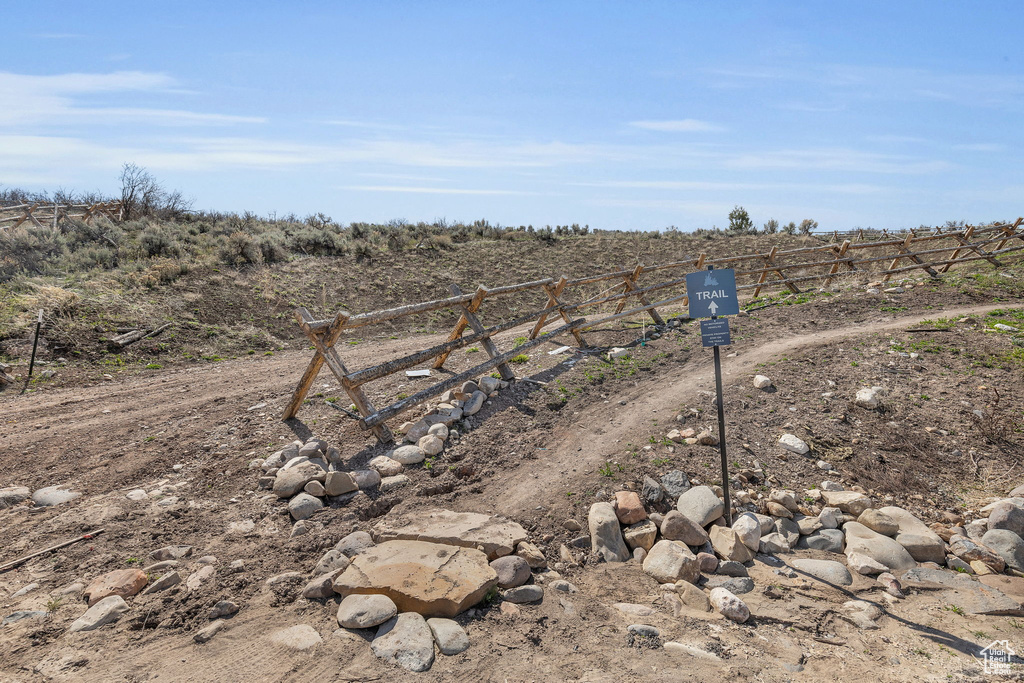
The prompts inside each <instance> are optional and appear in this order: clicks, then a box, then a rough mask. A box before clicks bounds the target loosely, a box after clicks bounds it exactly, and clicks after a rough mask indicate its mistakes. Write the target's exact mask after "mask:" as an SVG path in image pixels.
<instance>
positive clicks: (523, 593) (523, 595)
mask: <svg viewBox="0 0 1024 683" xmlns="http://www.w3.org/2000/svg"><path fill="white" fill-rule="evenodd" d="M543 597H544V589H543V588H541V587H540V586H536V585H529V586H519V587H518V588H509V589H508V590H507V591H505V592H504V593H502V594H501V598H502V600H504V601H505V602H513V603H516V604H523V603H526V602H537V601H538V600H540V599H541V598H543Z"/></svg>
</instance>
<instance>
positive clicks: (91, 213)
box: [0, 202, 123, 231]
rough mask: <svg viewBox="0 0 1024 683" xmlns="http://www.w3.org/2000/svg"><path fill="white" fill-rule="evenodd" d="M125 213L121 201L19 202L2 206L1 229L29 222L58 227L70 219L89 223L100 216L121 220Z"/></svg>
mask: <svg viewBox="0 0 1024 683" xmlns="http://www.w3.org/2000/svg"><path fill="white" fill-rule="evenodd" d="M122 215H123V210H122V207H121V202H100V203H97V204H44V203H40V202H35V203H33V204H17V205H15V206H0V231H2V230H10V229H12V228H17V227H18V226H20V225H22V224H23V223H29V224H31V225H34V226H36V227H37V228H43V227H51V228H56V227H58V226H59V225H60V224H62V223H63V222H64V221H66V220H68V219H72V218H73V219H76V220H80V221H82V222H85V223H88V222H89V221H91V220H95V219H96V218H99V217H100V216H104V217H106V218H109V219H110V220H114V221H119V220H121V216H122Z"/></svg>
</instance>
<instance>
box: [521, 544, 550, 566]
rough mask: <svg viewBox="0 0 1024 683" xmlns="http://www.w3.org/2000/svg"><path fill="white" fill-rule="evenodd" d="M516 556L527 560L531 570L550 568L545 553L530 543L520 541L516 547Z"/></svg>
mask: <svg viewBox="0 0 1024 683" xmlns="http://www.w3.org/2000/svg"><path fill="white" fill-rule="evenodd" d="M516 555H517V556H518V557H521V558H523V559H524V560H526V564H528V565H530V569H544V568H545V567H547V566H548V561H547V558H545V557H544V553H542V552H541V551H540V549H539V548H537V546H535V545H534V544H532V543H530V542H528V541H520V542H519V543H518V544H517V545H516Z"/></svg>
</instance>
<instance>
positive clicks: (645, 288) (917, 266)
mask: <svg viewBox="0 0 1024 683" xmlns="http://www.w3.org/2000/svg"><path fill="white" fill-rule="evenodd" d="M1022 221H1024V219H1021V218H1018V219H1017V221H1016V222H1015V223H1013V224H1005V225H991V226H985V227H967V228H964V229H962V230H958V231H947V232H935V233H930V234H926V235H916V234H913V233H908V234H906V236H903V237H901V238H899V239H889V240H878V241H866V242H863V243H854V242H853V241H852V240H849V239H847V240H843V241H842V243H831V244H824V245H820V246H814V247H805V248H801V249H789V250H779V249H777V248H775V247H772V249H770V250H769V251H767V252H764V253H757V254H746V255H742V256H728V257H719V258H709V257H708V255H707V254H700V255H698V256H697V258H695V259H688V260H684V261H676V262H673V263H664V264H660V265H644V264H642V263H641V264H637V265H636V266H634V267H632V268H625V269H623V270H619V271H615V272H612V273H604V274H601V275H592V276H588V277H581V278H576V279H569V278H566V277H564V276H563V277H561V278H558V279H555V278H546V279H543V280H536V281H534V282H523V283H519V284H513V285H505V286H502V287H494V288H487V287H484V286H482V285H481V286H480V287H478V288H477V289H476V290H475V291H474V292H472V293H463V291H462V290H461V289H460V288H459V287H458V286H457V285H451V286H450V287H449V290H450V291H449V293H450V296H448V297H446V298H442V299H435V300H433V301H424V302H420V303H412V304H407V305H404V306H399V307H397V308H390V309H387V310H381V311H373V312H371V313H361V314H358V315H350V314H349V313H348V312H345V311H341V312H339V313H338V314H337V315H335V316H334V318H331V319H325V320H316V319H314V317H313V316H312V315H311V314H310V313H309V311H308V310H306V309H305V308H299V309H297V311H296V313H295V316H296V319H297V320H298V323H299V327H300V328H301V329H302V331H303V332H304V333H305V335H306V336H307V337H308V338H309V340H310V342H311V343H312V344H313V346H314V348H315V349H316V351H315V353H314V355H313V358H312V360H310V362H309V365H308V366H307V367H306V371H305V373H304V374H303V375H302V379H301V380H300V381H299V384H298V387H297V388H296V389H295V392H294V394H293V395H292V399H291V401H290V402H289V404H288V407H287V408H286V410H285V413H284V419H286V420H287V419H291V418H293V417H295V416H296V415H297V414H298V411H299V408H300V407H301V406H302V403H303V401H304V400H305V397H306V395H307V393H308V392H309V389H310V387H311V386H312V384H313V381H314V379H316V376H317V374H318V373H319V372H320V370H321V368H322V367H323V365H324V364H326V365H327V367H328V368H329V369H330V371H331V373H332V374H333V375H334V376H335V378H336V379H337V380H338V382H340V383H341V386H342V388H344V390H345V392H346V393H347V394H348V396H349V397H350V398H351V400H352V403H353V404H355V406H356V408H357V409H358V410H359V413H360V416H361V419H360V421H359V423H360V426H361V427H362V428H363V429H369V430H372V432H373V433H374V434H375V435H376V436H377V438H378V439H379V440H380V441H382V442H385V443H386V442H390V441H392V440H393V439H392V435H391V432H390V431H389V429H388V427H387V425H386V424H385V423H386V421H387V420H390V419H391V418H393V417H395V416H397V415H399V414H401V413H403V412H405V411H406V410H409V409H410V408H413V407H414V406H417V405H419V404H421V403H424V402H426V401H427V400H429V399H431V398H433V397H435V396H439V395H440V394H442V393H444V392H445V391H448V390H449V389H453V388H455V387H457V386H459V385H460V384H462V383H463V382H465V381H466V380H468V379H471V378H474V377H478V376H479V375H481V374H483V373H486V372H489V371H490V370H492V369H495V368H497V370H498V372H499V373H500V374H501V377H502V378H503V379H506V380H509V379H513V378H514V377H515V375H514V373H513V372H512V369H511V368H510V367H509V365H508V362H509V360H510V359H511V358H513V357H514V356H516V355H518V354H520V353H523V352H524V351H527V350H529V349H530V348H532V347H535V346H537V345H539V344H543V343H544V342H547V341H551V340H553V339H554V338H556V337H559V336H562V335H566V334H571V335H572V336H573V337H574V339H575V341H576V343H577V344H578V345H579V346H580V347H585V346H587V342H586V339H585V338H584V336H583V333H584V332H586V331H587V330H588V329H591V328H593V327H595V326H597V325H601V324H604V323H607V322H611V321H614V320H619V319H622V318H626V317H633V316H636V315H640V314H644V315H649V316H650V317H651V319H652V320H653V322H654V323H655V324H656V325H661V324H663V323H664V320H663V319H662V317H661V315H660V314H659V312H658V309H659V308H665V307H668V306H670V305H676V306H686V304H687V298H686V284H685V283H686V278H685V274H686V273H687V272H692V271H695V270H702V269H705V268H708V267H730V268H734V269H735V271H736V280H737V288H738V289H739V290H741V291H750V292H751V293H752V295H753V297H754V298H757V297H758V296H760V295H761V293H762V292H765V291H769V290H778V289H786V290H789V291H790V292H793V293H799V292H801V291H802V288H803V287H805V286H808V285H811V286H814V285H817V286H822V287H825V286H828V285H829V284H830V283H831V282H832V281H833V280H835V279H836V278H840V277H844V276H848V275H851V274H852V275H859V276H861V277H868V278H872V279H878V278H880V279H881V280H882V281H888V280H889V279H890V278H892V277H893V276H894V275H898V274H903V273H907V272H910V271H914V270H924V271H925V272H926V273H928V275H930V276H931V277H936V278H937V277H940V276H941V274H942V273H945V272H947V271H948V270H949V269H950V268H951V267H952V266H953V265H955V264H961V263H967V262H971V261H977V260H985V261H988V262H990V263H992V264H993V265H995V266H997V267H1002V266H1003V264H1002V262H1001V261H999V257H1000V256H1003V255H1006V254H1010V253H1013V252H1017V251H1020V250H1022V249H1024V231H1022V232H1018V228H1020V226H1021V222H1022ZM1011 242H1012V243H1013V244H1012V245H1011ZM1008 245H1010V246H1008ZM886 262H888V266H887V267H886V265H885V264H886ZM645 275H647V276H654V277H656V278H658V280H657V281H655V282H652V283H650V284H646V285H641V284H640V279H641V277H642V276H645ZM649 279H651V278H650V277H649ZM609 283H610V284H609ZM602 287H604V289H600V288H602ZM530 294H533V295H536V296H538V297H539V298H540V300H541V301H543V303H542V304H540V306H541V307H540V308H537V309H535V310H533V311H531V312H530V313H526V314H524V315H521V316H518V317H516V318H514V319H510V320H505V321H502V322H499V323H498V324H495V325H492V326H491V327H485V326H484V324H483V322H482V321H481V320H480V309H481V308H482V306H483V304H484V303H486V302H487V301H488V300H494V299H497V298H500V297H505V296H510V295H517V296H520V297H522V296H525V295H530ZM657 297H661V298H660V299H658V298H657ZM654 299H657V300H654ZM631 301H632V302H633V303H635V304H636V305H634V306H632V307H631V308H627V306H629V305H630V303H631ZM613 304H614V308H612V305H613ZM442 309H451V310H454V311H455V312H458V313H460V316H459V319H458V322H457V323H456V325H455V328H454V329H453V330H452V332H451V334H450V335H449V336H448V339H447V340H446V341H445V342H443V343H441V344H438V345H436V346H432V347H430V348H427V349H424V350H422V351H418V352H416V353H412V354H409V355H406V356H402V357H400V358H395V359H392V360H389V361H386V362H383V363H380V364H378V365H374V366H372V367H369V368H365V369H362V370H356V371H352V370H349V368H348V367H347V366H346V365H345V363H344V361H343V360H342V359H341V356H340V355H339V353H338V351H337V349H336V348H335V345H336V343H337V341H338V339H339V338H340V336H341V335H342V333H343V332H345V331H348V330H354V329H357V328H360V327H365V326H367V325H375V324H380V323H384V322H387V321H390V320H396V319H398V318H403V317H405V316H410V315H416V314H422V313H428V312H431V311H437V310H442ZM587 309H596V313H595V314H594V315H595V317H593V318H592V319H587V318H585V317H582V312H583V311H585V310H587ZM530 323H532V324H533V327H532V330H531V332H530V334H529V337H528V340H527V341H526V342H525V343H522V344H520V345H518V346H516V347H514V348H512V349H509V350H505V351H502V350H501V349H499V348H498V347H497V345H496V344H495V343H494V340H493V338H494V337H495V335H497V334H499V333H501V332H506V331H509V330H512V329H514V328H516V327H520V326H523V325H527V324H530ZM557 323H561V325H559V326H558V327H556V328H555V329H553V330H550V331H548V332H545V333H543V334H542V332H543V330H544V328H545V327H548V326H549V325H552V324H557ZM467 328H468V329H469V330H470V334H468V335H466V334H465V333H466V330H467ZM477 343H479V344H480V345H481V346H482V347H483V348H484V350H485V351H486V352H487V355H488V359H487V360H486V361H484V362H482V363H480V364H478V365H476V366H474V367H472V368H470V369H469V370H467V371H465V372H462V373H459V374H456V375H453V376H450V377H447V378H445V379H443V380H441V381H439V382H436V383H434V384H432V385H431V386H428V387H426V388H424V389H423V390H421V391H419V392H417V393H415V394H413V395H411V396H408V397H406V398H403V399H401V400H399V401H397V402H396V403H393V404H391V405H389V406H386V407H384V408H375V407H374V406H373V405H372V404H371V403H370V401H369V399H368V398H367V396H366V394H365V393H364V392H363V389H362V386H363V385H364V384H366V383H367V382H371V381H374V380H379V379H382V378H384V377H387V376H389V375H392V374H394V373H397V372H401V371H403V370H408V369H410V368H413V367H415V366H417V365H420V364H422V363H424V362H427V361H431V360H433V367H434V368H435V369H440V368H442V367H443V366H444V363H445V361H446V360H447V359H448V357H449V355H450V354H451V353H452V352H453V351H455V350H457V349H461V348H464V347H466V346H469V345H471V344H477Z"/></svg>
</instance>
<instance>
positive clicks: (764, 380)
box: [754, 375, 772, 389]
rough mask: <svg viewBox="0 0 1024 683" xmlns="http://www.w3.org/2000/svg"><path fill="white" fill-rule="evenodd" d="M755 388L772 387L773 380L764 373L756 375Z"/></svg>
mask: <svg viewBox="0 0 1024 683" xmlns="http://www.w3.org/2000/svg"><path fill="white" fill-rule="evenodd" d="M754 388H755V389H771V388H772V381H771V379H769V378H768V377H766V376H764V375H754Z"/></svg>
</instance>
